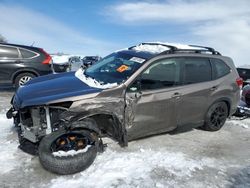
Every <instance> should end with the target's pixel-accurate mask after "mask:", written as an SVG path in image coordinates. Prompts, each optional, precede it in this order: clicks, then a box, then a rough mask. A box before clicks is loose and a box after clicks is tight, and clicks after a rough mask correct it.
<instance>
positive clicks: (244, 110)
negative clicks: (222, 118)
mask: <svg viewBox="0 0 250 188" xmlns="http://www.w3.org/2000/svg"><path fill="white" fill-rule="evenodd" d="M234 115H235V116H239V117H250V84H248V85H245V86H244V87H243V89H242V93H241V100H240V103H239V105H238V108H237V111H236V113H235V114H234Z"/></svg>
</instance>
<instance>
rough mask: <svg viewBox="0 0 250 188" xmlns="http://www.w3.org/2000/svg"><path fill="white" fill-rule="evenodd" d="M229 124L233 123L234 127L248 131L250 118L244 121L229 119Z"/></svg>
mask: <svg viewBox="0 0 250 188" xmlns="http://www.w3.org/2000/svg"><path fill="white" fill-rule="evenodd" d="M227 122H228V123H231V124H232V125H235V126H239V127H242V128H245V129H248V128H249V126H250V119H249V118H248V119H244V120H240V119H236V118H233V119H228V120H227Z"/></svg>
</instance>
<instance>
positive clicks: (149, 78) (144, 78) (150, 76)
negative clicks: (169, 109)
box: [141, 58, 180, 90]
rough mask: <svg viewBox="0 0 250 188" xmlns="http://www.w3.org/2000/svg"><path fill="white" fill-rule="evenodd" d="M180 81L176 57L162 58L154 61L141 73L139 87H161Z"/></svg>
mask: <svg viewBox="0 0 250 188" xmlns="http://www.w3.org/2000/svg"><path fill="white" fill-rule="evenodd" d="M179 83H180V63H179V61H178V58H173V59H163V60H160V61H158V62H157V63H154V64H153V65H151V66H150V67H149V68H147V69H146V71H144V72H143V73H142V75H141V89H142V90H148V89H161V88H166V87H172V86H175V85H178V84H179Z"/></svg>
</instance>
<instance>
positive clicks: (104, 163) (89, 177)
mask: <svg viewBox="0 0 250 188" xmlns="http://www.w3.org/2000/svg"><path fill="white" fill-rule="evenodd" d="M124 150H125V151H124ZM124 150H123V151H122V150H121V151H118V152H116V151H114V150H112V149H109V148H108V149H107V150H106V151H105V152H104V153H102V154H101V155H98V157H97V159H96V161H95V162H94V163H93V164H92V165H91V166H90V167H89V168H88V169H87V170H85V171H83V172H81V173H80V174H77V175H75V176H73V178H72V176H70V177H68V178H65V177H59V178H56V179H54V180H52V181H51V184H50V185H49V186H51V187H52V188H60V187H76V188H77V187H79V188H80V187H83V185H84V187H89V188H91V187H137V186H138V185H139V187H156V185H157V186H158V185H159V186H160V185H167V184H169V183H171V181H172V178H173V177H175V179H176V178H177V179H180V180H181V179H182V178H191V177H192V173H194V172H195V171H198V170H202V169H203V167H204V166H209V167H215V164H214V161H213V160H212V159H209V158H204V159H202V160H195V159H191V158H189V157H188V156H187V155H185V154H183V153H181V152H179V153H172V152H168V151H167V149H165V150H158V151H157V150H150V149H141V150H138V151H134V152H131V151H129V152H128V151H126V150H127V149H124ZM158 173H159V174H158ZM155 176H159V177H160V179H165V181H166V182H162V184H161V183H160V182H158V181H157V179H155ZM100 177H101V178H100Z"/></svg>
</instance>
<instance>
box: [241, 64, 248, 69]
mask: <svg viewBox="0 0 250 188" xmlns="http://www.w3.org/2000/svg"><path fill="white" fill-rule="evenodd" d="M238 68H240V69H250V65H241V66H239V67H238Z"/></svg>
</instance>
